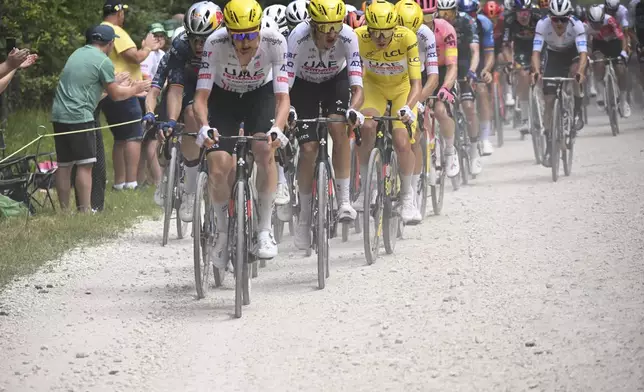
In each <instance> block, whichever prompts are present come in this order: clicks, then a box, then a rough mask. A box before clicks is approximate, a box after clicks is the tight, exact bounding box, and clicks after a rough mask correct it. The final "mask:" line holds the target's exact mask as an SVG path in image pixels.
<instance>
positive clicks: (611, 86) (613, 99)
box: [591, 57, 623, 136]
mask: <svg viewBox="0 0 644 392" xmlns="http://www.w3.org/2000/svg"><path fill="white" fill-rule="evenodd" d="M615 62H618V63H620V64H621V63H623V60H622V59H621V58H620V57H606V58H603V59H598V60H591V63H605V64H606V71H605V72H604V86H605V88H604V105H605V108H606V114H608V120H609V121H610V129H611V131H612V133H613V136H617V135H618V134H619V114H618V106H617V104H618V102H619V87H618V85H617V76H616V75H615V68H614V66H613V64H614V63H615Z"/></svg>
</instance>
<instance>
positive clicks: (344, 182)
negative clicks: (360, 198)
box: [335, 178, 349, 205]
mask: <svg viewBox="0 0 644 392" xmlns="http://www.w3.org/2000/svg"><path fill="white" fill-rule="evenodd" d="M335 186H336V188H337V190H336V192H337V193H338V195H337V197H338V205H340V204H342V203H348V202H349V179H348V178H336V179H335Z"/></svg>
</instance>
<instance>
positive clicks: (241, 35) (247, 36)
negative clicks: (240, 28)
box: [230, 30, 259, 41]
mask: <svg viewBox="0 0 644 392" xmlns="http://www.w3.org/2000/svg"><path fill="white" fill-rule="evenodd" d="M257 37H259V30H257V31H251V32H248V33H230V38H232V39H233V40H234V41H243V40H245V39H247V40H249V41H252V40H254V39H256V38H257Z"/></svg>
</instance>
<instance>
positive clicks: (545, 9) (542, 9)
mask: <svg viewBox="0 0 644 392" xmlns="http://www.w3.org/2000/svg"><path fill="white" fill-rule="evenodd" d="M549 3H550V1H549V0H539V11H538V12H537V13H538V14H539V15H540V16H541V17H542V18H543V17H544V16H548V13H549V12H550V6H549Z"/></svg>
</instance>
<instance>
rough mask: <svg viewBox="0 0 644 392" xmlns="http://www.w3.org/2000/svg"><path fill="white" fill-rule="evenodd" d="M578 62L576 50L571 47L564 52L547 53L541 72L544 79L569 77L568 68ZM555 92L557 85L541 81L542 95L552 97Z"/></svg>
mask: <svg viewBox="0 0 644 392" xmlns="http://www.w3.org/2000/svg"><path fill="white" fill-rule="evenodd" d="M577 61H579V57H578V53H577V48H576V47H574V46H573V47H572V48H570V49H568V50H567V51H565V52H554V51H550V50H549V51H548V60H547V61H546V65H545V69H544V71H543V77H544V78H551V77H560V78H566V77H569V76H570V67H571V66H572V65H573V64H574V63H575V62H577ZM556 92H557V83H554V82H549V81H546V80H544V81H543V94H544V95H554V94H555V93H556Z"/></svg>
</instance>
